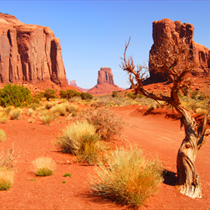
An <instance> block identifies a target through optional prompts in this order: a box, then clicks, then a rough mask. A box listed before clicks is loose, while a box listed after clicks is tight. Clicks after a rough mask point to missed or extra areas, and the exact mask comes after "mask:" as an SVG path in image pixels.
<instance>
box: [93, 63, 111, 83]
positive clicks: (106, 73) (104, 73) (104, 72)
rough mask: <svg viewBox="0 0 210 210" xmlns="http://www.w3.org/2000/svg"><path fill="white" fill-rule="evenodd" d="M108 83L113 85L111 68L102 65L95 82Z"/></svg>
mask: <svg viewBox="0 0 210 210" xmlns="http://www.w3.org/2000/svg"><path fill="white" fill-rule="evenodd" d="M103 83H108V84H110V85H114V79H113V74H112V70H111V68H107V67H102V68H100V70H99V71H98V80H97V84H98V85H100V84H103Z"/></svg>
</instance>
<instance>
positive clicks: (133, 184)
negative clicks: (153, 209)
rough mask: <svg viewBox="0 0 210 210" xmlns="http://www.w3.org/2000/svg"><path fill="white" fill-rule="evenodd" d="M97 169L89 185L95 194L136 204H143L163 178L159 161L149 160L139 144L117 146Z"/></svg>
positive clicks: (123, 202) (124, 202)
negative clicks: (133, 146)
mask: <svg viewBox="0 0 210 210" xmlns="http://www.w3.org/2000/svg"><path fill="white" fill-rule="evenodd" d="M96 173H97V177H91V181H92V184H91V185H90V188H91V189H92V191H93V193H94V194H98V195H101V196H105V197H107V198H109V199H111V200H114V201H116V202H117V203H122V204H131V205H134V206H141V205H142V204H143V203H144V201H145V200H146V199H147V198H148V197H149V196H150V195H151V194H152V193H154V192H155V191H156V190H157V188H158V186H159V185H160V183H161V182H162V180H163V178H162V165H161V164H160V162H159V161H158V160H157V159H154V160H146V159H145V157H144V155H143V154H142V151H141V150H139V149H137V148H135V149H133V148H130V150H126V149H124V148H120V149H117V150H116V151H115V152H113V153H111V155H110V156H109V157H108V160H107V164H106V165H104V164H101V165H100V166H99V167H97V168H96Z"/></svg>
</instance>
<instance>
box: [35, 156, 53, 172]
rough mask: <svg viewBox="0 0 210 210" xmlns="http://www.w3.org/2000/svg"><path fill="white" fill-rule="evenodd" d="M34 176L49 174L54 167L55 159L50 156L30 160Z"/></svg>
mask: <svg viewBox="0 0 210 210" xmlns="http://www.w3.org/2000/svg"><path fill="white" fill-rule="evenodd" d="M32 164H33V168H34V173H35V174H36V176H51V175H52V174H53V171H54V170H55V168H56V164H55V161H54V160H53V159H52V158H50V157H39V158H36V159H35V160H34V161H32Z"/></svg>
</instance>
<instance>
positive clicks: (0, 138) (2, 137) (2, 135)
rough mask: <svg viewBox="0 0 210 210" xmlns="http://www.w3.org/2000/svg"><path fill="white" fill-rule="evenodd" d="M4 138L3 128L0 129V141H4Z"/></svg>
mask: <svg viewBox="0 0 210 210" xmlns="http://www.w3.org/2000/svg"><path fill="white" fill-rule="evenodd" d="M5 139H6V133H5V132H4V130H2V129H0V142H3V141H5Z"/></svg>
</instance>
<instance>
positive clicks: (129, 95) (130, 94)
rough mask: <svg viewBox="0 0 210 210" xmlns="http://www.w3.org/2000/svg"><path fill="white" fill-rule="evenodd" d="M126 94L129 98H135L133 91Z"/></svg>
mask: <svg viewBox="0 0 210 210" xmlns="http://www.w3.org/2000/svg"><path fill="white" fill-rule="evenodd" d="M127 96H128V97H129V98H132V99H135V98H136V94H135V93H127Z"/></svg>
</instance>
